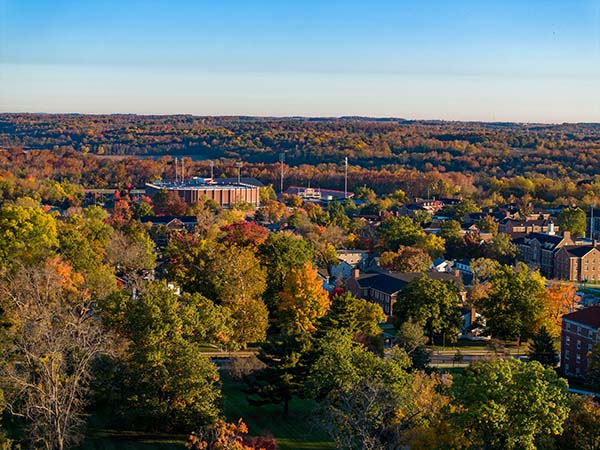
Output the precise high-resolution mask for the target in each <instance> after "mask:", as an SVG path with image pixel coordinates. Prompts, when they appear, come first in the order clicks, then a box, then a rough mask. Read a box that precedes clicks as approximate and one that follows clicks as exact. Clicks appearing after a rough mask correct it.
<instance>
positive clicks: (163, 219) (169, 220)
mask: <svg viewBox="0 0 600 450" xmlns="http://www.w3.org/2000/svg"><path fill="white" fill-rule="evenodd" d="M140 222H142V223H149V224H150V225H152V227H153V228H154V227H157V226H159V225H163V226H165V227H167V229H169V230H184V229H185V230H187V231H194V228H195V227H196V225H198V218H197V217H196V216H143V217H140Z"/></svg>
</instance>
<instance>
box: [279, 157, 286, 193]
mask: <svg viewBox="0 0 600 450" xmlns="http://www.w3.org/2000/svg"><path fill="white" fill-rule="evenodd" d="M284 159H285V153H280V154H279V163H280V166H281V167H280V168H281V180H280V184H279V192H280V193H281V194H283V160H284Z"/></svg>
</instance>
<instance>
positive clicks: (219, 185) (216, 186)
mask: <svg viewBox="0 0 600 450" xmlns="http://www.w3.org/2000/svg"><path fill="white" fill-rule="evenodd" d="M146 186H148V187H153V188H155V189H167V190H187V191H200V190H202V191H220V190H223V189H242V190H251V189H258V186H255V185H251V184H246V183H243V182H242V183H240V184H238V183H237V182H235V183H223V182H219V181H216V182H215V183H211V184H203V183H194V182H185V183H179V182H178V183H175V181H171V180H169V181H155V182H153V183H146Z"/></svg>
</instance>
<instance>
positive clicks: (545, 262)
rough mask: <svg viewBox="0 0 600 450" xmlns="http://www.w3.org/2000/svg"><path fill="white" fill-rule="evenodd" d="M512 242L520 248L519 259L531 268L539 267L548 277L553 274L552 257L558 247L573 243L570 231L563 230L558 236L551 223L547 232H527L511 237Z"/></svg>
mask: <svg viewBox="0 0 600 450" xmlns="http://www.w3.org/2000/svg"><path fill="white" fill-rule="evenodd" d="M513 242H514V244H515V245H516V246H517V248H518V249H519V250H520V259H521V260H522V261H523V262H525V263H526V264H527V265H528V266H529V267H531V268H533V269H538V268H539V269H540V272H541V273H542V275H544V276H545V277H548V278H552V277H553V276H554V259H555V254H556V252H557V251H558V249H560V248H561V247H564V246H566V245H574V244H575V242H573V240H572V239H571V233H570V232H568V231H565V232H564V233H563V235H562V236H559V235H557V234H556V233H555V231H554V225H553V224H552V223H550V226H549V228H548V232H547V233H537V232H536V233H529V234H528V235H527V236H522V237H518V238H516V239H513Z"/></svg>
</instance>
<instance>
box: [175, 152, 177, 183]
mask: <svg viewBox="0 0 600 450" xmlns="http://www.w3.org/2000/svg"><path fill="white" fill-rule="evenodd" d="M175 184H177V156H176V157H175Z"/></svg>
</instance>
